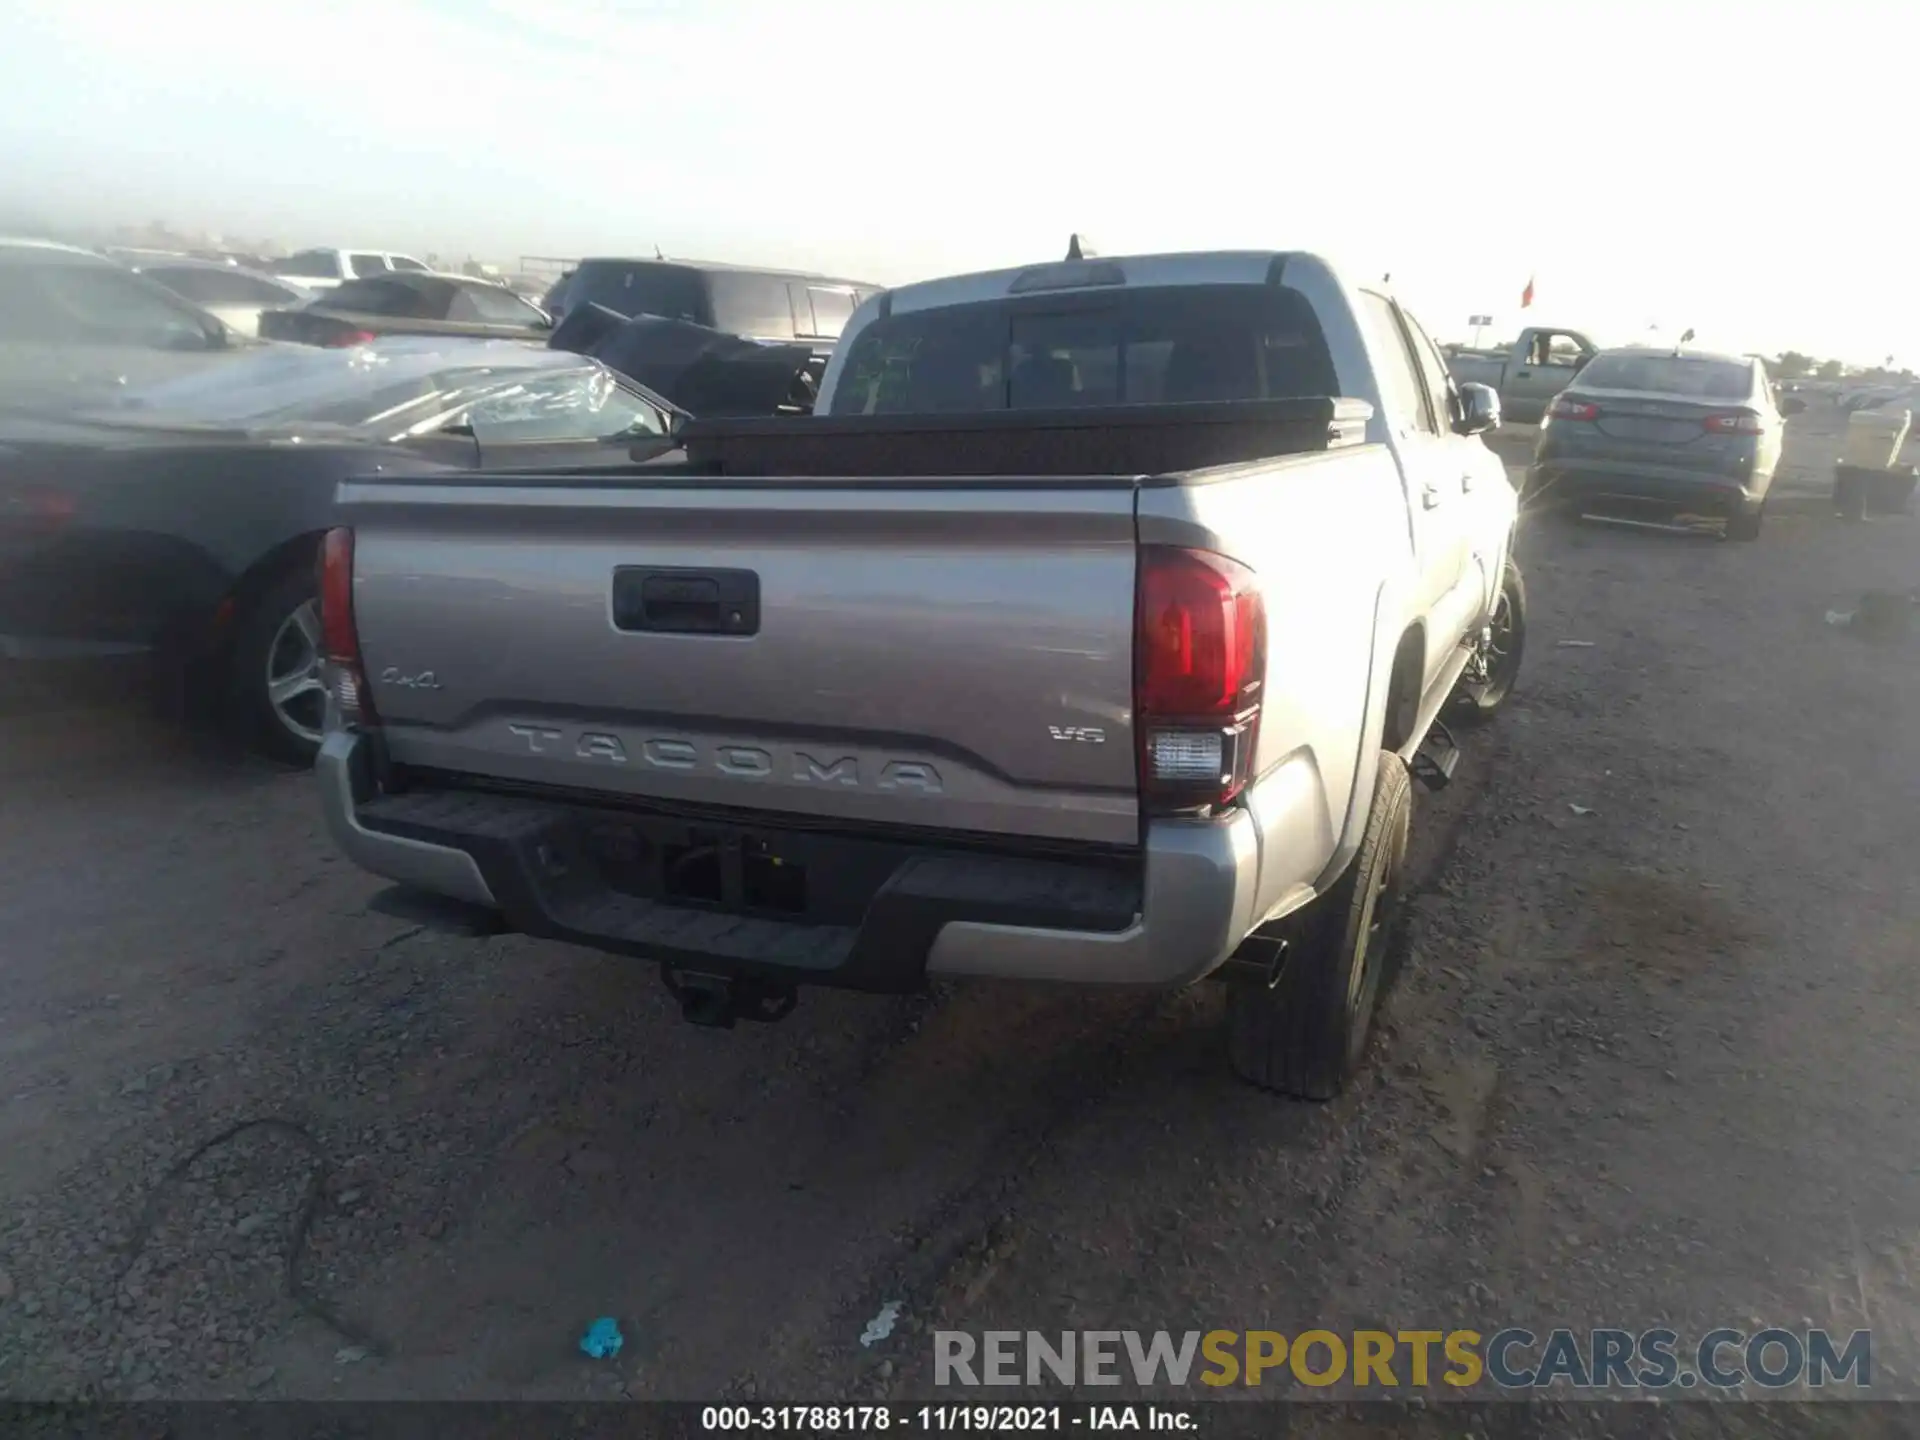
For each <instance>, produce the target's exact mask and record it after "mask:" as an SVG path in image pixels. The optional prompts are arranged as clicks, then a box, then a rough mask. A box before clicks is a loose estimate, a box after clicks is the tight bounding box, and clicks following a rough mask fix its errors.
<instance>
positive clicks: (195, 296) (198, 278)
mask: <svg viewBox="0 0 1920 1440" xmlns="http://www.w3.org/2000/svg"><path fill="white" fill-rule="evenodd" d="M143 273H144V274H145V275H146V276H147V278H148V279H150V280H158V281H159V282H160V283H161V284H162V285H164V286H166V287H167V288H168V289H169V290H171V291H173V293H174V294H176V295H184V296H186V297H187V299H189V300H192V301H194V302H195V303H196V304H200V305H284V304H286V303H287V301H289V300H293V299H297V298H298V297H297V296H296V295H295V293H294V292H293V291H292V290H288V289H284V288H282V287H281V286H278V285H274V284H271V283H269V282H268V281H265V280H258V279H255V278H254V277H253V276H251V275H242V274H241V273H240V272H239V271H237V270H202V269H199V268H197V267H196V268H192V269H179V270H168V269H164V268H158V269H155V268H149V269H148V270H146V271H144V272H143Z"/></svg>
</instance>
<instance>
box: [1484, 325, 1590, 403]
mask: <svg viewBox="0 0 1920 1440" xmlns="http://www.w3.org/2000/svg"><path fill="white" fill-rule="evenodd" d="M1598 353H1599V347H1598V346H1596V345H1595V344H1594V343H1593V341H1591V340H1589V339H1588V338H1587V337H1586V336H1584V335H1582V334H1581V333H1580V332H1579V331H1578V330H1550V329H1547V328H1545V327H1543V326H1529V327H1528V328H1527V329H1525V330H1522V331H1521V332H1520V338H1519V339H1518V340H1515V341H1514V342H1513V344H1511V345H1509V346H1507V347H1506V348H1505V349H1500V350H1468V349H1462V348H1457V347H1456V348H1455V349H1453V350H1452V351H1450V352H1449V353H1448V355H1447V366H1448V368H1449V369H1450V370H1452V372H1453V378H1454V380H1455V381H1456V382H1459V383H1462V384H1473V385H1485V386H1488V387H1489V388H1491V389H1493V390H1495V391H1498V392H1499V395H1500V411H1501V414H1502V415H1504V416H1505V417H1506V418H1507V419H1509V420H1513V421H1518V422H1521V423H1523V424H1527V425H1537V424H1539V423H1540V418H1541V417H1542V416H1543V415H1545V414H1546V413H1547V406H1549V405H1551V404H1552V403H1553V397H1554V396H1556V395H1558V394H1559V393H1560V392H1561V391H1562V390H1564V389H1566V388H1567V386H1569V385H1571V384H1572V383H1573V377H1574V376H1576V375H1578V374H1579V373H1580V372H1581V370H1582V369H1584V368H1585V367H1586V363H1587V362H1588V361H1589V360H1591V359H1593V357H1594V356H1595V355H1597V354H1598Z"/></svg>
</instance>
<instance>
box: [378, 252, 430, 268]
mask: <svg viewBox="0 0 1920 1440" xmlns="http://www.w3.org/2000/svg"><path fill="white" fill-rule="evenodd" d="M387 259H388V261H389V262H391V263H392V265H393V268H394V269H396V270H419V271H425V270H426V268H427V267H426V266H425V265H422V264H421V263H420V262H419V261H418V260H416V259H414V258H413V257H412V256H411V255H389V256H388V257H387Z"/></svg>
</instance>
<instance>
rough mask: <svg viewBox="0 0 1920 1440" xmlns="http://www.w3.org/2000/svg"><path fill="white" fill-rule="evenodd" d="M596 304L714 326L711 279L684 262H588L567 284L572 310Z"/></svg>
mask: <svg viewBox="0 0 1920 1440" xmlns="http://www.w3.org/2000/svg"><path fill="white" fill-rule="evenodd" d="M589 302H591V303H592V304H595V305H604V306H605V307H606V308H607V309H609V310H611V311H613V312H614V313H615V314H616V315H627V316H633V315H658V316H660V317H661V318H663V319H667V320H690V321H692V322H693V323H694V324H695V325H711V324H713V306H712V303H711V302H710V301H709V299H708V297H707V286H706V277H705V276H704V275H702V274H701V273H700V272H699V271H698V270H690V269H688V268H687V267H686V266H684V265H668V264H661V263H653V262H649V261H645V260H587V261H583V262H582V263H581V265H580V267H579V268H578V269H577V270H575V271H574V272H573V279H572V281H570V282H569V283H568V285H567V308H568V309H572V308H573V307H574V306H576V305H584V304H587V303H589Z"/></svg>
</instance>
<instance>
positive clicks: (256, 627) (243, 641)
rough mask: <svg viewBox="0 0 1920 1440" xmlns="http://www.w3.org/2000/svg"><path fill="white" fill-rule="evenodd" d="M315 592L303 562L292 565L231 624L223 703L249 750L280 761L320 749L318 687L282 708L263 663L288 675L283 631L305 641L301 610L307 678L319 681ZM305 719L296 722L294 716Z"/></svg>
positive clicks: (309, 756) (305, 758)
mask: <svg viewBox="0 0 1920 1440" xmlns="http://www.w3.org/2000/svg"><path fill="white" fill-rule="evenodd" d="M319 600H320V591H319V585H318V584H317V582H316V580H315V577H314V575H313V571H312V567H311V566H308V565H299V564H296V565H292V566H289V567H288V568H287V569H286V570H284V571H283V572H281V574H280V575H278V576H277V577H276V578H275V579H273V580H272V581H270V582H269V583H268V584H267V585H266V586H265V587H264V588H262V589H261V590H260V591H259V592H258V593H257V594H256V595H254V597H253V599H252V601H251V602H250V603H249V604H248V605H247V607H246V608H245V609H244V610H243V611H242V612H241V614H240V618H239V620H238V622H237V624H236V626H235V630H234V640H233V651H232V654H231V656H230V658H229V661H228V666H227V687H226V688H227V703H228V707H229V711H230V713H231V715H232V717H233V719H234V721H235V722H236V724H237V725H238V727H239V729H240V731H241V735H242V738H243V739H244V740H245V742H246V744H247V746H248V748H249V749H252V750H254V751H256V752H258V753H259V754H261V755H264V756H266V757H267V758H268V759H270V760H278V761H280V762H282V763H283V764H287V765H294V766H299V767H302V768H304V767H306V766H309V765H311V764H313V759H314V756H315V755H317V754H318V753H319V751H320V735H319V730H320V724H321V721H322V719H323V718H324V708H323V707H324V703H325V694H324V691H322V690H319V689H318V688H314V689H307V690H304V691H302V692H300V694H299V695H298V696H296V697H295V698H296V700H297V702H298V703H297V704H294V703H292V702H289V704H288V705H287V706H286V707H285V711H286V713H283V708H282V707H281V706H277V705H276V704H275V701H274V698H273V695H272V693H271V690H270V687H269V673H270V672H269V665H270V663H271V664H272V665H274V667H275V672H274V673H282V674H291V673H292V671H293V669H294V668H295V666H294V663H293V662H294V659H295V657H294V654H293V649H292V647H293V644H294V643H295V637H291V636H289V635H288V633H287V628H288V627H289V626H290V625H291V626H294V627H295V628H296V629H301V630H302V634H301V635H300V636H299V637H298V639H299V640H301V641H305V640H306V638H307V637H306V633H305V627H302V625H301V622H300V620H299V618H298V617H299V616H300V615H301V614H302V613H303V612H304V613H305V614H306V615H307V616H308V617H309V618H308V624H309V625H310V627H311V650H312V660H313V662H314V664H313V667H312V673H311V676H310V678H311V680H313V681H314V682H316V684H317V682H318V681H319V678H320V677H319V672H318V668H317V663H318V660H319V658H320V651H321V646H320V636H319ZM299 668H306V667H304V666H303V667H299ZM296 717H297V718H298V719H299V720H301V721H303V722H310V723H308V724H304V725H301V726H296V725H295V724H294V723H293V721H294V720H295V718H296Z"/></svg>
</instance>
